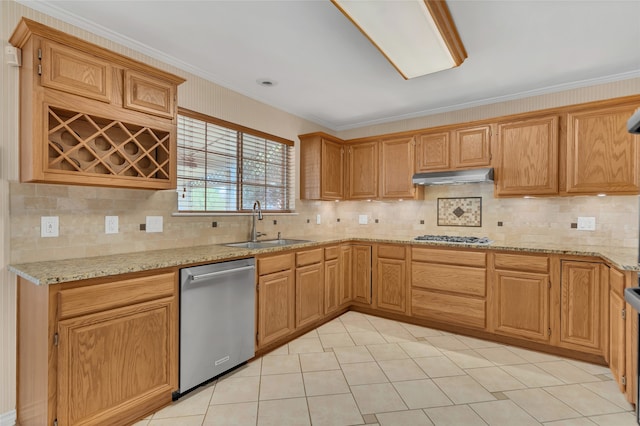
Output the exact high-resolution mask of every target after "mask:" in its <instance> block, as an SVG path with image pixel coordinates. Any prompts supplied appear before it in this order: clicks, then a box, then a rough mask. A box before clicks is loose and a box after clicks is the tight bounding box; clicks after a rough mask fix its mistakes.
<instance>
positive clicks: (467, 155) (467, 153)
mask: <svg viewBox="0 0 640 426" xmlns="http://www.w3.org/2000/svg"><path fill="white" fill-rule="evenodd" d="M492 133H493V132H492V125H491V124H483V125H478V126H471V127H462V128H457V129H455V130H453V143H452V145H451V148H452V149H451V159H452V161H451V165H452V166H453V168H454V169H468V168H475V167H489V166H491V136H492Z"/></svg>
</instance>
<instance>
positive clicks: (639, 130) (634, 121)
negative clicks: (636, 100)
mask: <svg viewBox="0 0 640 426" xmlns="http://www.w3.org/2000/svg"><path fill="white" fill-rule="evenodd" d="M627 130H629V133H634V134H640V108H638V109H637V110H636V112H634V113H633V115H632V116H631V118H629V121H627Z"/></svg>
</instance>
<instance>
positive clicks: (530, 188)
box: [494, 115, 559, 197]
mask: <svg viewBox="0 0 640 426" xmlns="http://www.w3.org/2000/svg"><path fill="white" fill-rule="evenodd" d="M558 128H559V118H558V116H555V115H554V116H548V117H540V118H531V119H527V120H521V121H512V122H504V123H499V124H498V143H497V145H498V149H497V151H498V155H497V159H496V161H495V162H494V164H495V169H496V179H495V182H496V184H495V195H496V196H498V197H501V196H523V195H554V194H558V142H559V138H558Z"/></svg>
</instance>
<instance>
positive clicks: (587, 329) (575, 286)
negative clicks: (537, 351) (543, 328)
mask: <svg viewBox="0 0 640 426" xmlns="http://www.w3.org/2000/svg"><path fill="white" fill-rule="evenodd" d="M561 265H562V266H561V282H560V335H559V342H558V344H559V346H561V347H566V348H568V349H576V350H582V351H587V352H593V353H595V354H599V355H600V354H602V350H603V349H604V336H605V332H606V328H605V327H604V324H605V321H604V318H605V317H604V312H605V302H606V301H607V296H608V292H607V291H605V290H606V286H604V285H603V283H602V280H603V278H605V277H603V273H602V271H603V269H604V265H603V264H601V263H597V262H578V261H562V262H561ZM606 278H607V279H608V276H607V277H606ZM605 283H606V281H605ZM607 308H608V306H607Z"/></svg>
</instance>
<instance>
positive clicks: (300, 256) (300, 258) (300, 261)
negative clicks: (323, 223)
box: [296, 248, 323, 266]
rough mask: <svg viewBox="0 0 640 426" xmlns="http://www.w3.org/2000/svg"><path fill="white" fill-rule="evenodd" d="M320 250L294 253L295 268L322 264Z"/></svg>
mask: <svg viewBox="0 0 640 426" xmlns="http://www.w3.org/2000/svg"><path fill="white" fill-rule="evenodd" d="M322 258H323V253H322V249H321V248H319V249H313V250H305V251H301V252H298V253H296V266H306V265H312V264H314V263H320V262H322Z"/></svg>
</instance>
